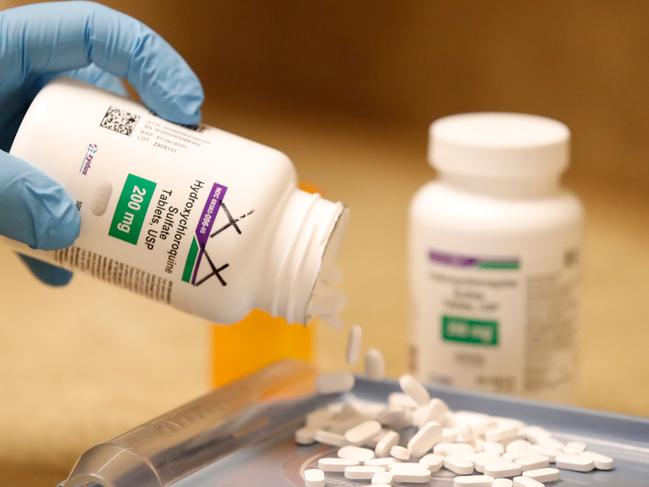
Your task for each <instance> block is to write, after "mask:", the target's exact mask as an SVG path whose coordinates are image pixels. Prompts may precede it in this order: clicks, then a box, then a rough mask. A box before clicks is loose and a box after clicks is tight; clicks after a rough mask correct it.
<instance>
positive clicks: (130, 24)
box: [0, 2, 203, 285]
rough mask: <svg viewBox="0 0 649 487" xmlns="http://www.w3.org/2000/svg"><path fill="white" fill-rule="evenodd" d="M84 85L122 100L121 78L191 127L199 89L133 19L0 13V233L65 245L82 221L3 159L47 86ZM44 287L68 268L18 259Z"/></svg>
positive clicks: (28, 169) (96, 11)
mask: <svg viewBox="0 0 649 487" xmlns="http://www.w3.org/2000/svg"><path fill="white" fill-rule="evenodd" d="M59 76H68V77H74V78H78V79H82V80H85V81H88V82H90V83H93V84H95V85H98V86H101V87H103V88H105V89H109V90H111V91H113V92H116V93H119V94H126V91H125V89H124V86H123V85H122V83H121V81H120V79H119V78H125V79H127V80H128V81H129V82H130V83H131V85H132V86H133V87H134V88H135V89H136V90H137V92H138V94H139V95H140V97H141V98H142V101H143V102H144V103H145V104H146V105H147V106H148V107H149V109H151V110H152V111H153V112H155V113H157V114H158V115H160V116H161V117H164V118H166V119H168V120H171V121H172V122H177V123H182V124H197V123H199V121H200V116H201V114H200V107H201V104H202V103H203V89H202V87H201V84H200V82H199V81H198V78H197V77H196V75H195V74H194V73H193V72H192V70H191V69H190V68H189V66H188V65H187V63H186V62H185V61H184V60H183V59H182V58H181V57H180V55H179V54H178V53H177V52H176V51H175V50H174V49H173V48H172V47H171V46H170V45H169V44H168V43H167V42H165V41H164V40H163V39H162V38H161V37H159V36H158V35H157V34H156V33H155V32H153V31H152V30H151V29H149V28H148V27H146V26H145V25H143V24H142V23H140V22H139V21H137V20H135V19H133V18H131V17H128V16H127V15H124V14H122V13H119V12H117V11H115V10H112V9H110V8H108V7H105V6H102V5H99V4H95V3H91V2H61V3H41V4H36V5H29V6H24V7H18V8H13V9H9V10H5V11H2V12H0V234H1V235H4V236H6V237H9V238H12V239H15V240H19V241H21V242H24V243H26V244H28V245H30V246H31V247H34V248H38V249H48V250H49V249H56V248H61V247H66V246H68V245H71V244H72V243H73V242H74V240H75V239H76V238H77V237H78V235H79V223H80V222H79V213H78V211H77V209H76V207H75V204H74V202H73V201H72V200H71V199H70V197H69V196H68V195H67V193H66V192H65V190H64V189H63V188H62V187H61V186H60V185H59V184H57V183H55V182H54V181H53V180H52V179H50V178H49V177H48V176H46V175H45V174H44V173H43V172H41V171H40V170H38V169H36V168H35V167H33V166H31V165H30V164H29V162H28V161H23V160H20V159H19V158H17V157H14V156H12V155H10V154H8V153H7V152H6V151H8V150H9V148H10V147H11V143H12V141H13V138H14V136H15V135H16V131H17V129H18V127H19V125H20V121H21V120H22V118H23V116H24V114H25V112H26V111H27V108H28V107H29V104H30V102H31V100H32V99H33V98H34V96H36V93H38V91H39V90H40V89H41V88H42V87H43V86H44V85H45V84H46V83H47V82H48V81H49V80H51V79H53V78H55V77H59ZM21 257H22V258H23V260H24V261H25V262H26V263H27V264H28V265H29V267H30V269H31V270H32V271H33V272H34V274H35V275H36V276H37V277H39V278H40V279H41V280H43V281H44V282H47V283H49V284H52V285H63V284H67V282H68V281H69V280H70V278H71V277H72V274H71V273H70V272H68V271H66V270H64V269H61V268H58V267H55V266H52V265H50V264H46V263H44V262H41V261H38V260H35V259H32V258H29V257H25V256H21Z"/></svg>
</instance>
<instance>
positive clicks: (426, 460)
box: [419, 453, 444, 472]
mask: <svg viewBox="0 0 649 487" xmlns="http://www.w3.org/2000/svg"><path fill="white" fill-rule="evenodd" d="M419 463H421V464H422V465H424V466H425V467H428V470H430V471H431V472H437V471H438V470H439V469H440V468H442V467H443V466H444V457H443V456H441V455H436V454H435V453H429V454H428V455H424V456H423V457H421V458H420V459H419Z"/></svg>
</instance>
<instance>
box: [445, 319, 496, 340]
mask: <svg viewBox="0 0 649 487" xmlns="http://www.w3.org/2000/svg"><path fill="white" fill-rule="evenodd" d="M442 340H445V341H448V342H460V343H468V344H472V345H486V346H494V345H498V322H497V321H481V320H472V319H469V318H460V317H458V316H448V315H444V316H442Z"/></svg>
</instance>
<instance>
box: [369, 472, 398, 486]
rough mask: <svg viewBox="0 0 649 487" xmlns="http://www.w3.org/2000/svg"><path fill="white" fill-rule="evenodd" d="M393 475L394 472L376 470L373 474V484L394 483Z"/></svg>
mask: <svg viewBox="0 0 649 487" xmlns="http://www.w3.org/2000/svg"><path fill="white" fill-rule="evenodd" d="M392 477H393V473H392V472H387V471H384V472H376V473H375V474H374V475H372V485H376V484H390V483H392Z"/></svg>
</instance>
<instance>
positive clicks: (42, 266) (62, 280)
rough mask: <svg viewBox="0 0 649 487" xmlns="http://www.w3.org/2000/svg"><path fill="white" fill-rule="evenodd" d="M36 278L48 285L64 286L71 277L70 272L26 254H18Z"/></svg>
mask: <svg viewBox="0 0 649 487" xmlns="http://www.w3.org/2000/svg"><path fill="white" fill-rule="evenodd" d="M18 257H20V259H21V260H22V261H23V262H24V263H25V264H27V267H28V268H29V270H30V271H32V274H34V276H36V278H38V279H40V280H41V281H43V282H44V283H45V284H49V285H50V286H65V285H66V284H67V283H69V282H70V280H71V279H72V272H70V271H68V270H67V269H62V268H61V267H57V266H55V265H52V264H48V263H47V262H43V261H42V260H38V259H34V258H33V257H29V256H27V255H23V254H18Z"/></svg>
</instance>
